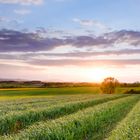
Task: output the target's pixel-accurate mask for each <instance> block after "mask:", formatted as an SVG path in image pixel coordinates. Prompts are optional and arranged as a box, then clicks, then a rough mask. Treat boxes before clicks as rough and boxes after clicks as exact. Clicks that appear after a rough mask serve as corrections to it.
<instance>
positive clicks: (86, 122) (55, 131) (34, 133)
mask: <svg viewBox="0 0 140 140" xmlns="http://www.w3.org/2000/svg"><path fill="white" fill-rule="evenodd" d="M138 100H139V98H138V97H136V96H131V97H125V98H123V99H117V100H114V101H110V102H107V103H103V104H101V105H97V106H95V107H90V108H87V109H85V110H84V111H79V112H77V113H75V114H72V115H69V116H64V117H62V118H59V119H56V120H53V121H49V122H46V123H45V122H40V123H37V124H34V125H32V126H30V127H29V128H28V129H25V130H24V131H21V132H20V133H19V134H16V135H11V136H5V137H2V139H6V140H27V139H33V140H43V139H44V140H45V139H46V140H77V139H78V140H83V139H84V140H86V139H88V140H90V139H92V140H102V139H104V138H105V137H106V135H107V134H108V133H109V132H110V131H111V130H112V129H113V127H114V125H115V124H116V123H117V122H118V121H120V120H121V119H122V118H123V117H124V116H125V115H126V114H127V113H128V112H129V111H130V110H131V108H132V107H133V106H134V105H135V103H136V102H137V101H138Z"/></svg>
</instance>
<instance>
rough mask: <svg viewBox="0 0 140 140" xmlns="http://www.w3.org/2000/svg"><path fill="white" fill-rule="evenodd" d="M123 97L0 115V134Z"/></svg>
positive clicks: (116, 96) (16, 130) (110, 97)
mask: <svg viewBox="0 0 140 140" xmlns="http://www.w3.org/2000/svg"><path fill="white" fill-rule="evenodd" d="M122 97H126V95H114V96H109V97H106V98H97V99H96V98H95V99H92V100H88V101H79V102H71V103H66V104H61V105H56V106H54V107H50V108H47V109H46V108H41V109H36V110H35V109H34V110H30V111H24V112H11V113H9V114H6V115H4V116H1V117H0V134H1V135H4V134H8V133H12V132H18V131H19V130H20V129H22V128H25V127H27V126H28V125H31V124H33V123H35V122H38V121H42V120H47V119H55V118H58V117H61V116H64V115H68V114H71V113H74V112H76V111H78V110H81V109H84V108H87V107H90V106H94V105H97V104H100V103H104V102H107V101H110V100H115V99H118V98H122Z"/></svg>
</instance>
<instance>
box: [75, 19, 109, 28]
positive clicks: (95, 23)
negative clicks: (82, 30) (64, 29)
mask: <svg viewBox="0 0 140 140" xmlns="http://www.w3.org/2000/svg"><path fill="white" fill-rule="evenodd" d="M73 21H74V22H77V23H79V24H80V25H82V26H89V27H93V26H95V27H97V28H99V29H103V30H108V29H109V28H108V27H107V26H105V25H104V24H103V23H101V22H99V21H96V20H89V19H78V18H74V19H73Z"/></svg>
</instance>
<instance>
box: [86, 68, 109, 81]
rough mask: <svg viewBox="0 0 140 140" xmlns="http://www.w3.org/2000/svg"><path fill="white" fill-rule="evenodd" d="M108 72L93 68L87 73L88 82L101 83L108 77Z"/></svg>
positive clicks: (103, 69)
mask: <svg viewBox="0 0 140 140" xmlns="http://www.w3.org/2000/svg"><path fill="white" fill-rule="evenodd" d="M109 75H110V74H109V71H108V70H107V69H105V68H93V69H90V70H88V71H87V76H88V78H89V81H94V82H101V81H102V80H103V79H104V78H106V77H108V76H109Z"/></svg>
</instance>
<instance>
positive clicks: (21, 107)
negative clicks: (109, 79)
mask: <svg viewBox="0 0 140 140" xmlns="http://www.w3.org/2000/svg"><path fill="white" fill-rule="evenodd" d="M107 96H108V95H103V96H102V98H104V97H107ZM44 98H45V97H44ZM44 98H43V99H36V100H35V99H30V100H29V99H28V100H27V101H28V102H27V103H24V104H22V103H21V101H19V102H17V101H16V102H14V103H13V104H10V105H9V104H5V103H3V104H2V105H1V106H0V116H1V115H5V114H7V113H9V112H12V111H26V110H32V109H34V108H35V109H37V108H42V107H45V108H46V107H48V106H52V105H56V104H60V103H66V102H74V101H83V100H88V99H91V98H101V97H100V96H97V95H94V96H84V97H81V98H80V97H73V96H69V98H68V97H61V96H60V97H59V98H52V99H48V98H46V99H44ZM25 101H26V100H23V102H25Z"/></svg>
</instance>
